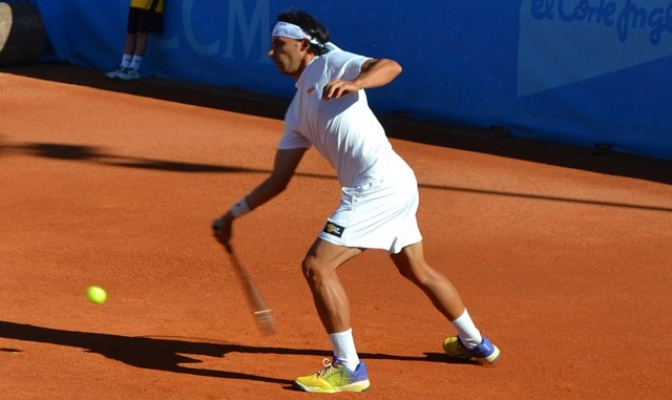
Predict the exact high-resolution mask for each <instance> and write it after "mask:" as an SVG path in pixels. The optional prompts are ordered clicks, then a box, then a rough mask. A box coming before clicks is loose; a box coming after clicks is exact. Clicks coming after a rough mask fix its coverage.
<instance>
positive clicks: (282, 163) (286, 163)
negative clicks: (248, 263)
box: [213, 148, 307, 245]
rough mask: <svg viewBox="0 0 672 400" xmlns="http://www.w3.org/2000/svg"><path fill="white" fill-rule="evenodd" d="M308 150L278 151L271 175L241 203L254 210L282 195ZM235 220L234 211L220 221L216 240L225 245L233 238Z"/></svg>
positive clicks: (227, 213)
mask: <svg viewBox="0 0 672 400" xmlns="http://www.w3.org/2000/svg"><path fill="white" fill-rule="evenodd" d="M306 150H307V149H305V148H300V149H290V150H278V151H277V152H276V153H275V161H274V164H273V172H271V175H270V176H269V177H268V178H266V180H264V181H263V182H262V183H261V184H260V185H259V186H257V187H256V188H255V189H254V190H252V192H251V193H250V194H249V195H247V196H246V197H244V200H241V201H245V202H246V206H247V207H248V208H249V209H250V210H253V209H255V208H257V207H259V206H261V205H262V204H264V203H266V202H267V201H269V200H271V199H272V198H274V197H275V196H277V195H279V194H280V193H282V192H283V191H284V190H285V188H286V187H287V185H288V184H289V181H291V179H292V177H293V176H294V172H295V171H296V167H298V165H299V162H300V161H301V159H302V158H303V154H304V153H305V152H306ZM234 218H235V217H234V212H233V209H231V210H229V211H227V212H226V214H224V215H223V216H222V218H221V219H220V224H219V228H218V229H216V230H215V231H214V232H213V235H214V236H215V238H216V239H217V240H218V241H219V242H220V243H222V244H224V245H226V244H227V243H229V241H230V240H231V238H232V237H233V232H232V229H231V223H232V222H233V219H234Z"/></svg>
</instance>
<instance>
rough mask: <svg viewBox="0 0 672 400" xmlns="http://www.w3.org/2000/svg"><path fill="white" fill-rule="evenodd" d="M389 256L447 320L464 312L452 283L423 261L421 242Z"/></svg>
mask: <svg viewBox="0 0 672 400" xmlns="http://www.w3.org/2000/svg"><path fill="white" fill-rule="evenodd" d="M390 257H391V258H392V261H393V262H394V265H395V266H396V267H397V269H398V270H399V273H401V275H402V276H403V277H405V278H407V279H408V280H410V281H411V282H413V283H414V284H415V285H416V286H417V287H419V288H420V289H421V290H422V291H423V292H424V293H425V294H426V295H427V297H429V299H430V300H431V302H432V304H434V307H436V309H437V310H439V311H440V312H441V314H443V315H444V316H445V317H446V318H448V320H449V321H454V320H456V319H457V318H459V317H460V316H461V315H462V314H463V313H464V310H465V309H464V304H463V303H462V299H461V298H460V295H459V294H458V292H457V290H456V289H455V287H454V286H453V284H452V283H451V282H450V281H449V280H448V279H447V278H446V277H445V276H444V275H442V274H441V273H439V272H438V271H436V270H435V269H433V268H432V267H430V266H429V264H427V262H426V261H425V256H424V252H423V248H422V242H418V243H415V244H412V245H410V246H407V247H404V248H403V249H402V250H401V251H400V252H399V253H397V254H391V255H390Z"/></svg>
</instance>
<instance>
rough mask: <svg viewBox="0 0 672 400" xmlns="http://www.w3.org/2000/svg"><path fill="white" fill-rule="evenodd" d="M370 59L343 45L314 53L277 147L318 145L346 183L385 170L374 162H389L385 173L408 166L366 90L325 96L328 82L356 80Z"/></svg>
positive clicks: (358, 182) (360, 181)
mask: <svg viewBox="0 0 672 400" xmlns="http://www.w3.org/2000/svg"><path fill="white" fill-rule="evenodd" d="M368 59H369V58H367V57H364V56H360V55H357V54H353V53H349V52H346V51H343V50H340V49H337V50H332V51H330V52H328V53H326V54H324V55H322V56H318V57H315V58H314V59H313V61H312V62H311V63H310V64H309V65H308V66H307V67H306V68H305V69H304V71H303V72H302V73H301V77H300V78H299V79H298V81H297V82H296V85H295V86H296V89H297V91H296V94H295V95H294V99H293V100H292V103H291V104H290V106H289V109H288V110H287V113H286V114H285V134H284V136H283V137H282V139H281V140H280V144H279V146H278V148H279V149H295V148H302V147H305V148H310V147H311V146H314V147H315V148H316V149H317V150H318V151H319V152H320V153H321V154H322V155H323V156H324V157H325V158H326V159H327V160H328V161H329V162H330V163H331V165H332V166H333V167H334V169H335V170H336V171H337V173H338V180H339V182H340V184H341V186H344V187H355V186H357V185H361V184H363V183H366V182H367V181H370V180H371V179H372V178H375V175H376V173H375V170H380V169H381V168H372V167H373V166H374V164H376V163H378V166H382V165H385V166H386V168H385V169H386V170H387V172H392V171H390V170H389V169H390V168H389V167H394V166H395V165H396V166H398V167H400V168H408V166H407V165H406V164H405V163H404V162H403V161H402V160H401V158H399V157H398V156H397V155H396V153H394V151H393V150H392V146H391V144H390V142H389V140H388V139H387V137H386V136H385V131H384V130H383V127H382V126H381V124H380V122H379V121H378V119H377V118H376V116H375V115H374V114H373V111H371V109H370V108H369V105H368V102H367V99H366V94H365V93H364V90H360V91H359V92H357V93H351V94H348V95H346V96H344V97H342V98H340V99H331V100H322V90H323V89H324V87H325V86H326V84H327V83H329V82H330V81H331V80H333V79H343V80H352V79H355V78H356V77H357V76H359V74H360V72H361V67H362V64H364V62H365V61H367V60H368ZM385 161H389V162H385ZM400 161H401V164H400V163H399V162H400Z"/></svg>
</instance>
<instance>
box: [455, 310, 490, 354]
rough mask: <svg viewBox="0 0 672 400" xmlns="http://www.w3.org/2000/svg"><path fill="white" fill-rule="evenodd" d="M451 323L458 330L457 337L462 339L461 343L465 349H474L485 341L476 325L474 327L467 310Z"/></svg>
mask: <svg viewBox="0 0 672 400" xmlns="http://www.w3.org/2000/svg"><path fill="white" fill-rule="evenodd" d="M450 323H451V324H453V326H454V327H455V329H457V336H459V337H460V341H461V342H462V344H463V345H464V347H466V348H468V349H473V348H474V347H476V346H478V345H479V344H481V342H482V341H483V337H482V336H481V332H480V331H479V330H478V329H476V325H474V321H472V320H471V317H470V316H469V313H468V312H467V309H466V308H465V309H464V313H462V315H460V316H459V317H458V318H457V319H455V320H454V321H451V322H450Z"/></svg>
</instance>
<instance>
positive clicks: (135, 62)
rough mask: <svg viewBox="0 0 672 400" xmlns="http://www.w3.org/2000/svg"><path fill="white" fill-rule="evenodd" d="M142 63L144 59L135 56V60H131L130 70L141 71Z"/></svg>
mask: <svg viewBox="0 0 672 400" xmlns="http://www.w3.org/2000/svg"><path fill="white" fill-rule="evenodd" d="M141 62H142V57H140V56H139V55H134V56H133V59H131V65H130V68H133V69H140V63H141Z"/></svg>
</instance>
